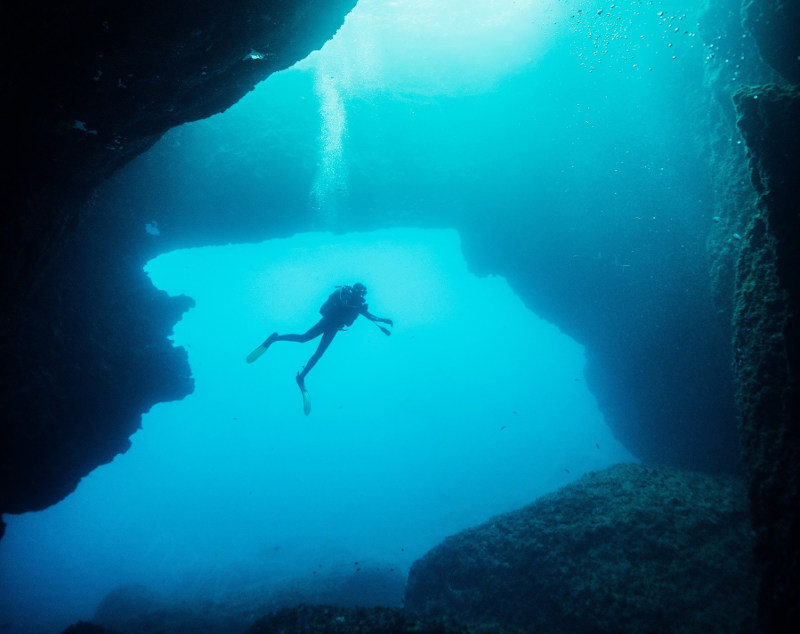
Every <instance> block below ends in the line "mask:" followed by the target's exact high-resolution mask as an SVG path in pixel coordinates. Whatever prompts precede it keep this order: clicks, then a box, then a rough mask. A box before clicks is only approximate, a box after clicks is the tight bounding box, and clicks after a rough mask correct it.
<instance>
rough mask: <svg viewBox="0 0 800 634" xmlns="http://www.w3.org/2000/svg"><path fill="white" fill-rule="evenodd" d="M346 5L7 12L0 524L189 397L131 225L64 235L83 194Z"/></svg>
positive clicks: (297, 50) (312, 1) (239, 87)
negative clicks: (9, 129) (143, 419)
mask: <svg viewBox="0 0 800 634" xmlns="http://www.w3.org/2000/svg"><path fill="white" fill-rule="evenodd" d="M354 5H355V0H327V1H322V0H284V1H281V0H270V1H266V0H233V1H232V2H226V3H224V6H223V5H221V4H220V3H219V2H215V1H202V0H200V1H198V0H191V1H189V0H177V1H175V2H156V1H154V0H137V1H136V2H132V1H129V0H124V1H118V2H101V1H99V0H82V1H74V2H71V1H69V0H66V1H61V0H59V1H57V2H56V1H44V2H35V3H29V2H11V3H6V4H5V5H4V7H3V26H4V28H5V29H6V31H8V32H7V33H5V34H4V37H3V38H2V46H3V49H2V58H3V60H4V71H5V72H4V82H3V91H4V92H3V105H4V113H5V116H6V121H7V122H13V124H12V125H13V127H14V131H15V133H16V134H14V135H12V136H11V139H10V143H9V145H8V146H7V147H6V150H7V155H8V156H10V157H11V161H10V162H11V166H10V167H7V168H6V169H5V171H4V198H5V200H6V207H5V208H6V210H8V209H10V210H11V213H6V214H4V215H3V218H2V220H0V222H2V223H3V226H2V231H0V267H2V270H3V276H2V284H1V285H0V299H1V300H2V304H3V320H2V322H1V323H2V331H1V332H0V342H2V343H0V345H2V350H1V352H2V356H3V366H2V373H1V374H0V383H1V384H2V388H0V405H2V407H3V423H2V428H0V464H2V471H1V472H0V513H8V512H15V513H20V512H24V511H31V510H38V509H42V508H45V507H46V506H49V505H51V504H54V503H55V502H57V501H59V500H60V499H62V498H63V497H64V496H65V495H67V494H68V493H69V492H70V491H72V490H73V489H74V487H75V486H76V485H77V483H78V480H79V479H80V478H81V477H82V476H84V475H86V474H87V473H88V472H89V471H91V470H92V469H93V468H95V467H96V466H98V465H99V464H103V463H105V462H108V461H110V460H111V459H112V458H113V457H114V456H115V455H116V454H117V453H120V452H122V451H125V450H126V448H127V447H128V437H129V436H130V435H131V434H132V433H133V432H134V431H135V430H136V429H137V427H138V425H139V420H140V416H141V414H142V413H143V412H146V411H147V410H149V409H150V407H151V406H152V405H153V404H155V403H157V402H161V401H168V400H174V399H180V398H183V397H184V396H185V395H186V394H188V393H190V392H191V390H192V381H191V378H190V376H189V368H188V365H187V363H186V356H185V354H184V353H183V352H182V351H178V350H174V349H172V347H171V345H170V343H169V341H168V340H167V336H168V335H169V333H170V332H171V329H172V326H173V325H174V323H175V321H176V320H177V319H179V318H180V314H181V313H182V312H183V311H184V310H186V308H187V307H188V306H189V305H190V302H189V300H187V299H186V298H179V299H169V298H167V297H166V295H165V294H163V293H157V292H155V289H153V287H152V285H151V284H150V282H149V280H147V278H146V277H145V276H144V275H143V274H142V271H141V267H142V265H143V264H144V262H145V260H146V254H144V253H142V252H137V250H136V249H135V246H131V244H130V237H129V235H130V233H129V232H128V229H129V227H130V224H129V223H131V222H134V220H135V219H132V218H130V217H128V215H126V210H125V209H124V208H123V207H122V206H120V207H119V208H115V209H114V210H113V211H112V212H110V213H108V214H106V215H105V216H104V217H102V218H99V219H95V220H96V222H95V225H94V226H93V227H92V229H93V234H92V235H87V232H73V231H72V230H73V229H74V228H75V227H76V226H77V225H78V224H79V222H80V221H81V216H85V215H87V214H89V213H90V212H89V210H90V209H91V204H87V200H88V199H89V196H90V194H91V193H92V191H93V188H94V187H96V186H97V185H99V184H100V183H101V182H103V180H104V179H106V178H107V177H108V176H109V175H110V174H112V173H113V172H114V171H115V170H116V169H118V168H119V167H120V166H122V165H124V164H126V163H127V162H128V161H130V160H131V159H132V158H134V157H135V156H137V155H139V154H140V153H141V152H143V151H144V150H146V149H148V148H149V147H150V146H151V145H152V144H153V143H154V142H155V141H156V140H158V138H159V137H160V136H161V135H162V134H163V133H164V132H166V131H167V130H168V129H170V128H171V127H173V126H176V125H179V124H181V123H183V122H186V121H191V120H196V119H199V118H203V117H207V116H210V115H212V114H214V113H217V112H220V111H222V110H224V109H226V108H227V107H229V106H230V105H232V104H234V103H235V102H236V101H238V100H239V99H240V98H241V97H242V96H243V95H244V94H245V93H247V92H248V91H249V90H251V89H252V88H253V86H254V85H255V84H256V83H257V82H259V81H261V80H262V79H264V78H265V77H267V76H268V75H269V74H270V73H272V72H274V71H276V70H280V69H283V68H286V67H288V66H290V65H291V64H293V63H294V62H296V61H297V60H299V59H302V58H303V57H305V56H306V55H307V54H308V53H309V52H311V51H312V50H313V49H316V48H319V47H320V46H322V45H323V44H324V43H325V41H326V40H327V39H328V38H330V37H331V36H332V35H333V34H334V33H335V31H336V30H337V29H338V27H339V26H340V25H341V23H342V21H343V19H344V16H345V14H346V13H347V12H348V11H349V10H350V9H351V8H352V7H353V6H354ZM11 31H13V36H14V37H13V38H12V37H9V35H10V34H11V33H10V32H11ZM20 46H21V47H22V48H19V47H20ZM137 222H138V221H137ZM2 526H3V525H2V523H0V531H1V530H2Z"/></svg>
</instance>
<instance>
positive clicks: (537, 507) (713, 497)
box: [406, 464, 757, 633]
mask: <svg viewBox="0 0 800 634" xmlns="http://www.w3.org/2000/svg"><path fill="white" fill-rule="evenodd" d="M745 491H746V489H745V487H744V482H742V481H739V480H737V479H735V478H718V477H712V476H706V475H699V474H695V473H689V472H681V471H674V470H670V469H652V468H647V467H643V466H640V465H632V464H626V465H617V466H615V467H612V468H611V469H608V470H606V471H601V472H596V473H591V474H588V475H586V476H584V477H583V478H581V479H580V480H578V481H577V482H575V483H574V484H571V485H569V486H567V487H564V488H563V489H561V490H559V491H558V492H556V493H553V494H551V495H548V496H545V497H543V498H541V499H539V500H538V501H536V502H535V503H534V504H531V505H530V506H528V507H525V508H523V509H521V510H519V511H515V512H513V513H508V514H505V515H501V516H499V517H496V518H494V519H492V520H490V521H489V522H487V523H486V524H483V525H481V526H478V527H477V528H474V529H470V530H467V531H463V532H461V533H458V534H456V535H454V536H452V537H449V538H447V539H446V540H445V541H444V542H443V543H442V544H440V545H439V546H437V547H436V548H435V549H433V550H432V551H431V552H429V553H428V554H427V555H425V557H423V558H422V559H420V560H418V561H417V562H415V563H414V565H413V566H412V568H411V572H410V573H409V579H408V585H407V588H406V608H407V609H408V610H409V611H412V612H417V613H420V614H422V615H424V616H426V617H438V618H443V617H449V618H454V619H457V620H460V621H462V622H465V623H473V624H476V623H486V624H500V625H503V626H506V627H509V628H511V627H519V628H520V631H524V632H545V633H546V632H553V633H556V632H575V633H579V632H593V633H599V632H751V631H754V630H755V629H756V607H755V595H756V588H757V578H756V575H755V568H754V566H753V560H752V548H751V546H752V538H751V532H750V523H749V518H748V508H747V498H746V492H745Z"/></svg>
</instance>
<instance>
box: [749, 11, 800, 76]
mask: <svg viewBox="0 0 800 634" xmlns="http://www.w3.org/2000/svg"><path fill="white" fill-rule="evenodd" d="M742 15H743V17H744V24H745V26H746V27H747V28H748V29H749V30H750V32H751V33H752V34H753V36H754V37H755V38H756V41H757V42H758V48H759V50H760V51H761V56H762V57H763V58H764V61H765V62H766V63H767V64H769V65H770V66H772V67H773V68H774V69H775V70H777V71H778V72H779V73H780V74H781V75H782V76H783V77H785V78H786V79H788V80H789V81H790V82H792V83H794V84H797V83H800V55H798V44H797V38H798V33H800V2H798V1H797V0H780V1H778V2H762V1H760V0H744V1H743V2H742Z"/></svg>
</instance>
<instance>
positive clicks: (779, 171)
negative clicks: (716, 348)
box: [733, 85, 800, 631]
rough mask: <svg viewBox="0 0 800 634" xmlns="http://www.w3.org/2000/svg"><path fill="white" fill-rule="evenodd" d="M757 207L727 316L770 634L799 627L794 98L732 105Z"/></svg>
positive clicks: (771, 88) (798, 157) (769, 91)
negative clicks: (730, 324)
mask: <svg viewBox="0 0 800 634" xmlns="http://www.w3.org/2000/svg"><path fill="white" fill-rule="evenodd" d="M735 103H736V108H737V111H738V112H739V121H738V124H739V128H740V130H741V132H742V135H743V136H744V138H745V141H746V142H747V147H748V151H749V156H750V168H751V175H752V179H753V183H754V185H755V188H756V191H757V192H758V200H757V203H756V205H755V208H754V209H753V210H752V216H751V217H750V219H749V223H748V225H747V229H746V232H745V235H744V240H743V242H744V244H743V245H742V249H741V253H740V257H739V260H738V262H737V269H736V274H737V280H736V282H737V283H736V293H735V307H734V319H733V325H734V358H735V374H736V378H737V385H738V394H737V398H738V402H739V409H740V411H741V426H740V435H741V440H742V446H743V450H744V455H745V458H746V460H747V465H748V467H749V469H750V478H751V480H750V496H751V502H752V507H753V519H754V524H755V527H756V529H757V532H758V541H757V553H758V557H759V560H760V562H761V564H762V565H763V568H764V574H763V582H762V588H761V597H760V604H761V609H762V613H763V614H762V616H763V622H764V624H765V625H766V626H767V628H768V629H769V630H770V631H794V629H796V628H797V627H798V626H799V625H800V561H798V552H800V516H799V515H798V508H800V428H799V427H798V421H800V384H799V383H798V376H800V323H799V322H798V316H800V214H798V210H800V184H799V183H798V178H797V175H798V174H800V89H798V87H797V86H793V87H779V86H775V85H767V86H757V87H750V88H743V89H741V90H740V91H739V92H738V93H737V94H736V96H735Z"/></svg>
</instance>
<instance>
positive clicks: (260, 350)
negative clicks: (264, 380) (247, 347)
mask: <svg viewBox="0 0 800 634" xmlns="http://www.w3.org/2000/svg"><path fill="white" fill-rule="evenodd" d="M277 338H278V333H277V332H273V333H272V334H271V335H270V336H269V337H267V339H266V341H264V343H262V344H261V345H260V346H258V348H256V349H255V350H253V351H252V352H251V353H250V354H248V355H247V362H248V363H252V362H253V361H255V360H256V359H258V357H260V356H261V355H262V354H264V353H265V352H266V351H267V348H269V344H271V343H272V342H273V341H275V339H277Z"/></svg>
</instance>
